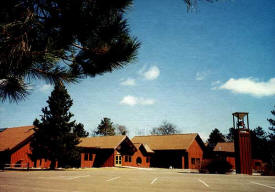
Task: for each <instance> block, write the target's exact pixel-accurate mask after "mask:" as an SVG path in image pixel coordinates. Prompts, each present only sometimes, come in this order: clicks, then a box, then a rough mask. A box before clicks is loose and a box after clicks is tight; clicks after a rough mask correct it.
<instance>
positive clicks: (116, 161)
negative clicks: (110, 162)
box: [115, 155, 121, 166]
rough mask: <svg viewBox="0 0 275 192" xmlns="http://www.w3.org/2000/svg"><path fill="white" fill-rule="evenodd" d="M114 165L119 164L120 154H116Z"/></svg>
mask: <svg viewBox="0 0 275 192" xmlns="http://www.w3.org/2000/svg"><path fill="white" fill-rule="evenodd" d="M115 166H121V155H116V158H115Z"/></svg>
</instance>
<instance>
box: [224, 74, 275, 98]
mask: <svg viewBox="0 0 275 192" xmlns="http://www.w3.org/2000/svg"><path fill="white" fill-rule="evenodd" d="M219 89H226V90H230V91H232V92H233V93H239V94H248V95H252V96H255V97H263V96H272V95H275V78H271V79H270V80H269V81H267V82H260V81H258V80H256V79H253V78H240V79H234V78H231V79H229V80H228V81H227V82H225V83H224V84H223V85H221V86H220V87H219Z"/></svg>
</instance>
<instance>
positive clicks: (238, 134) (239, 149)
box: [232, 112, 252, 175]
mask: <svg viewBox="0 0 275 192" xmlns="http://www.w3.org/2000/svg"><path fill="white" fill-rule="evenodd" d="M232 115H233V128H234V130H235V131H234V148H235V163H236V173H239V174H249V175H252V155H251V139H250V130H249V120H248V113H247V112H235V113H233V114H232Z"/></svg>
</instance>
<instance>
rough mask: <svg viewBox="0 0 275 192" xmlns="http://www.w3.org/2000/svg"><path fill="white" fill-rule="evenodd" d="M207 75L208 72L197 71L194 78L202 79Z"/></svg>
mask: <svg viewBox="0 0 275 192" xmlns="http://www.w3.org/2000/svg"><path fill="white" fill-rule="evenodd" d="M207 75H208V72H197V73H196V80H197V81H201V80H204V79H205V78H206V76H207Z"/></svg>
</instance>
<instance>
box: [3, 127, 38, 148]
mask: <svg viewBox="0 0 275 192" xmlns="http://www.w3.org/2000/svg"><path fill="white" fill-rule="evenodd" d="M33 128H34V126H24V127H14V128H8V129H5V130H4V131H2V132H0V151H5V150H12V149H13V148H15V147H16V146H18V145H19V144H21V143H22V142H24V141H25V140H27V139H28V138H30V137H31V136H32V135H33V134H34V130H33Z"/></svg>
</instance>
